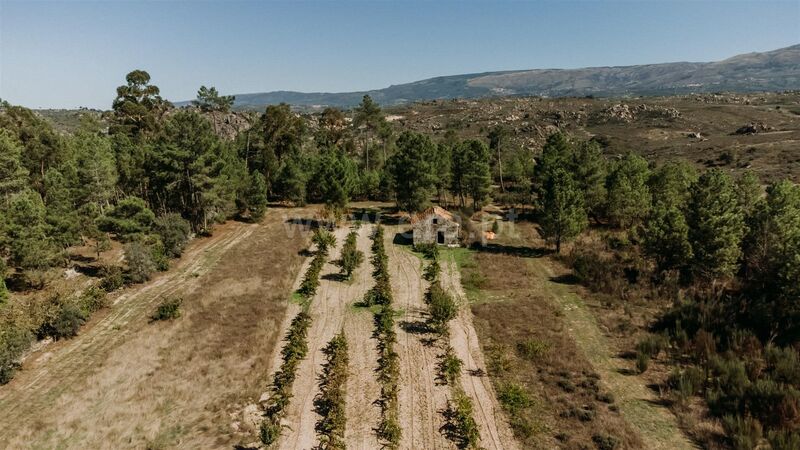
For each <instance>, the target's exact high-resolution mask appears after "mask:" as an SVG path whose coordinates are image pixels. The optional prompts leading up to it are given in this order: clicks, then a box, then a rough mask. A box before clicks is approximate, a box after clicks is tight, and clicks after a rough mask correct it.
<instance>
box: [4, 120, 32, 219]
mask: <svg viewBox="0 0 800 450" xmlns="http://www.w3.org/2000/svg"><path fill="white" fill-rule="evenodd" d="M22 150H23V148H22V146H21V145H20V144H19V142H17V139H16V138H15V137H14V136H12V135H11V133H9V132H7V131H5V130H2V129H0V199H2V201H3V205H4V206H8V203H9V201H10V199H11V196H12V195H14V194H16V193H18V192H20V191H22V190H23V189H25V187H26V186H27V184H28V171H27V170H26V169H25V167H23V166H22V162H21V158H22Z"/></svg>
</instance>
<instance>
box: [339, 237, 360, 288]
mask: <svg viewBox="0 0 800 450" xmlns="http://www.w3.org/2000/svg"><path fill="white" fill-rule="evenodd" d="M357 238H358V231H351V232H350V233H349V234H348V235H347V239H345V241H344V245H343V246H342V256H341V261H340V265H341V267H342V276H343V277H344V278H345V279H347V280H349V279H350V278H351V277H352V276H353V271H355V270H356V269H357V268H358V266H360V265H361V263H362V262H364V252H362V251H361V250H359V249H358V247H357V243H356V239H357Z"/></svg>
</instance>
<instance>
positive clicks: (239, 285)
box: [0, 209, 306, 448]
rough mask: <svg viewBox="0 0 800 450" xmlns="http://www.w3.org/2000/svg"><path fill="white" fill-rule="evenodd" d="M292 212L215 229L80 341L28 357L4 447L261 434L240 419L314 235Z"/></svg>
mask: <svg viewBox="0 0 800 450" xmlns="http://www.w3.org/2000/svg"><path fill="white" fill-rule="evenodd" d="M286 213H287V210H279V209H278V210H271V211H270V212H269V213H268V214H267V217H266V218H265V220H264V221H263V222H262V223H261V224H257V225H248V224H242V223H235V222H231V223H228V224H226V225H223V226H220V227H218V228H217V229H216V231H215V233H214V235H213V236H212V237H210V238H202V239H198V240H196V241H194V242H192V244H191V245H190V246H189V248H188V249H187V251H186V253H185V254H184V256H183V257H182V258H181V260H179V261H177V262H175V263H174V267H173V268H172V269H171V270H170V271H168V272H166V273H163V274H159V275H157V276H156V277H155V279H153V280H152V281H150V282H148V283H146V284H144V285H140V286H135V287H132V288H129V289H126V290H125V291H123V292H122V293H121V294H119V295H118V296H117V297H116V299H114V302H113V306H112V307H111V308H109V309H108V310H106V311H104V312H101V313H98V314H97V315H96V316H95V317H94V318H93V319H92V321H91V323H89V324H87V325H86V326H84V327H83V329H82V330H81V332H80V334H79V335H78V336H77V337H76V338H74V339H70V340H66V341H61V342H57V343H55V344H53V345H49V346H46V347H44V348H43V349H42V350H40V351H39V352H37V353H34V354H33V355H31V357H29V358H28V360H27V361H26V362H25V364H24V366H23V370H21V371H20V372H19V374H18V375H17V377H16V378H15V379H14V380H13V381H12V382H11V383H9V384H8V385H6V386H2V387H0V411H2V412H3V413H2V414H0V448H144V447H153V448H156V447H157V448H166V447H170V448H173V447H182V448H231V447H232V446H233V445H234V444H235V443H237V442H239V441H240V440H241V439H251V438H252V436H253V434H252V433H253V432H255V430H241V432H237V431H236V429H235V428H234V427H232V422H234V421H235V419H236V417H235V415H236V413H237V412H238V411H240V402H246V401H247V398H249V397H254V396H255V397H257V395H258V393H259V392H260V390H261V388H262V387H263V385H264V384H265V383H266V379H267V376H268V374H269V369H270V367H269V365H270V361H269V359H270V358H269V355H271V354H272V353H273V348H274V347H275V346H276V343H277V342H278V341H279V332H280V324H279V323H278V322H279V320H280V319H281V318H282V317H283V316H284V311H285V309H286V298H287V297H288V293H289V290H290V287H291V281H292V279H293V278H294V274H295V270H296V268H297V267H298V266H299V264H300V262H301V260H302V258H301V257H300V256H299V255H298V251H299V250H300V249H301V248H302V247H303V246H304V245H305V241H306V238H305V236H304V235H302V234H300V233H296V234H294V235H293V236H287V234H286V232H285V231H286V229H285V223H284V222H285V217H284V216H285V214H286ZM276 242H280V243H281V245H276ZM173 295H174V296H181V297H183V298H184V304H183V308H182V310H183V316H182V317H181V318H179V319H177V320H175V321H171V322H161V323H149V319H148V317H149V315H150V314H151V313H152V312H153V310H154V309H155V306H156V305H157V304H158V302H159V301H160V299H162V298H164V297H165V296H173ZM248 433H249V435H248ZM243 435H248V437H244V438H243V437H242V436H243Z"/></svg>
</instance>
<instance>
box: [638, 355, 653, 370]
mask: <svg viewBox="0 0 800 450" xmlns="http://www.w3.org/2000/svg"><path fill="white" fill-rule="evenodd" d="M649 366H650V355H648V354H647V353H637V354H636V370H637V371H639V373H645V372H647V368H648V367H649Z"/></svg>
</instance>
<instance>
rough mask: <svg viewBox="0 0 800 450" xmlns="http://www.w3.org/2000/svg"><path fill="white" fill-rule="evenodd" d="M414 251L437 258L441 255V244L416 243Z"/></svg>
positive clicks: (427, 256) (430, 257)
mask: <svg viewBox="0 0 800 450" xmlns="http://www.w3.org/2000/svg"><path fill="white" fill-rule="evenodd" d="M414 251H415V252H419V253H422V255H423V256H424V257H425V258H427V259H433V260H435V259H437V258H438V257H439V246H438V245H436V244H414Z"/></svg>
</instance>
